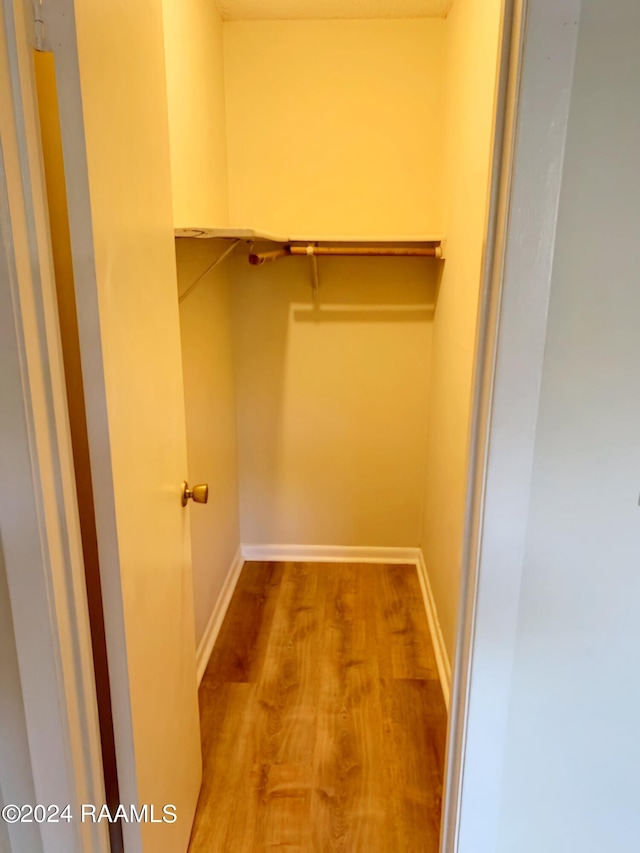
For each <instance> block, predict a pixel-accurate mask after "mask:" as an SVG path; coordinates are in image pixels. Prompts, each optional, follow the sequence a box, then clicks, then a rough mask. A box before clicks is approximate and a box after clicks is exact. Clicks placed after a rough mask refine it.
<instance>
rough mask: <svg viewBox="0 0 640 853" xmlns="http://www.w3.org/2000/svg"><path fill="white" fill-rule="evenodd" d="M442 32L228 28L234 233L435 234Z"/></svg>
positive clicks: (392, 27)
mask: <svg viewBox="0 0 640 853" xmlns="http://www.w3.org/2000/svg"><path fill="white" fill-rule="evenodd" d="M444 30H445V22H444V21H442V20H433V19H432V20H368V21H357V20H355V21H354V20H351V21H345V20H340V21H326V20H325V21H240V22H231V23H225V24H224V52H225V81H226V104H227V131H228V148H229V213H230V221H231V224H232V225H239V226H252V227H259V228H263V229H267V230H271V231H276V232H282V233H285V234H328V235H331V234H334V235H340V234H342V235H349V234H352V235H353V234H360V235H387V236H388V235H398V234H416V233H425V232H431V233H433V232H437V231H438V230H439V228H440V224H441V210H440V204H441V186H440V184H441V172H442V168H441V164H442V133H441V129H442V116H443V108H444V91H443V86H442V76H443V65H444V55H443V53H444Z"/></svg>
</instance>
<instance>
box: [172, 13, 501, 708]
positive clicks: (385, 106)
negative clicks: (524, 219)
mask: <svg viewBox="0 0 640 853" xmlns="http://www.w3.org/2000/svg"><path fill="white" fill-rule="evenodd" d="M501 14H502V3H501V2H499V0H490V2H488V0H455V2H450V0H449V1H447V0H420V2H418V0H398V2H394V3H393V4H390V3H388V2H385V0H372V2H369V3H366V4H363V3H350V2H338V0H334V2H329V3H323V2H320V0H315V2H313V0H310V2H304V3H292V2H287V0H272V2H269V3H266V2H250V1H249V0H221V2H219V3H218V4H217V6H216V4H215V3H214V2H213V0H165V2H164V17H165V42H166V74H167V90H168V114H169V138H170V149H171V152H170V153H171V167H172V183H173V199H174V222H175V234H176V241H175V242H176V256H177V269H178V282H179V306H180V307H179V310H180V323H181V333H182V356H183V369H184V380H185V394H186V417H187V433H188V454H189V477H190V482H205V481H206V482H208V484H209V495H210V497H209V503H208V505H207V506H206V507H203V508H201V510H199V511H197V512H193V513H192V518H191V527H192V553H193V573H194V585H195V613H196V632H197V641H198V643H200V644H202V643H203V642H205V641H206V633H207V630H208V626H209V625H210V622H211V618H212V613H214V611H215V610H216V607H217V603H218V602H219V600H220V597H221V596H222V595H224V592H225V581H226V579H227V577H228V573H229V567H230V566H231V565H232V564H233V562H234V558H235V556H236V555H237V554H238V549H239V548H240V547H242V554H243V556H244V557H246V558H254V559H269V558H270V557H287V556H290V557H291V559H304V557H305V555H308V556H309V559H314V558H318V557H325V558H327V557H328V558H331V557H332V556H335V557H338V558H344V557H345V556H349V555H352V556H357V557H360V558H362V559H363V561H365V562H366V560H367V559H369V558H374V559H380V558H382V559H384V558H385V557H387V558H391V559H393V558H399V557H402V556H403V555H404V556H406V554H407V553H409V551H408V549H413V551H414V552H415V553H416V554H418V553H419V554H420V555H421V556H419V558H418V559H419V560H420V562H421V565H422V566H423V573H424V578H423V583H426V585H427V586H428V590H427V595H428V597H429V598H430V601H431V607H432V617H433V624H434V625H435V633H436V648H437V651H438V654H439V658H440V659H439V664H440V668H441V672H440V675H441V679H442V680H443V687H444V690H445V697H446V696H447V694H448V680H449V678H450V661H451V660H452V657H453V651H454V637H455V623H456V611H457V601H458V592H459V589H458V587H459V568H460V554H461V543H462V532H463V522H464V506H465V490H466V463H467V453H468V450H467V447H468V436H469V417H470V402H471V386H472V374H473V362H474V346H475V336H476V319H477V312H478V304H479V293H480V281H481V264H482V249H483V240H484V234H485V228H486V218H487V208H488V192H489V172H490V160H491V148H492V130H493V114H494V100H495V88H496V69H497V61H498V45H499V37H500V27H501ZM418 549H419V552H418Z"/></svg>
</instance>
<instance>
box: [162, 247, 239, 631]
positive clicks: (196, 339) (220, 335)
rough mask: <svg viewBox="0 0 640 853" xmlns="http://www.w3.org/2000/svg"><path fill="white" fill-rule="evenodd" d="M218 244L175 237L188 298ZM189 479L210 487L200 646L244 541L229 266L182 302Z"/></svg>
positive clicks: (198, 602)
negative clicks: (239, 513)
mask: <svg viewBox="0 0 640 853" xmlns="http://www.w3.org/2000/svg"><path fill="white" fill-rule="evenodd" d="M224 249H225V246H220V245H219V244H218V243H217V241H216V242H214V241H210V240H193V239H187V240H185V239H179V240H176V255H177V263H178V290H179V292H180V293H181V294H184V292H185V291H186V289H187V288H188V287H189V286H190V285H191V284H193V282H194V281H195V280H196V278H197V277H198V276H199V275H201V273H202V272H204V270H206V269H207V267H208V266H209V265H210V264H211V263H213V261H214V260H215V258H216V255H219V254H220V253H221V252H222V251H224ZM180 331H181V337H182V367H183V373H184V393H185V408H186V419H187V455H188V463H189V482H190V483H191V484H195V483H208V484H209V502H208V503H207V504H206V505H204V506H203V505H198V504H192V505H191V509H190V513H191V550H192V555H193V584H194V595H195V618H196V641H197V643H200V641H201V640H202V637H203V635H204V633H205V630H206V627H207V623H208V621H209V618H210V617H211V614H212V612H213V609H214V607H215V606H216V603H217V601H218V598H219V595H220V591H221V589H222V585H223V583H224V581H225V578H226V576H227V574H228V572H229V569H230V567H231V565H232V564H233V560H234V557H235V555H236V552H237V550H238V545H239V543H240V532H239V531H240V528H239V520H238V474H237V451H236V402H235V381H234V370H233V351H232V339H231V290H230V282H229V277H228V268H227V267H226V262H223V263H222V264H220V265H219V266H217V267H216V268H215V269H212V270H211V271H210V272H208V273H207V274H206V275H205V276H203V278H202V279H201V280H200V281H199V282H198V284H196V285H195V287H194V288H193V289H192V290H191V291H190V292H189V294H188V295H187V296H186V297H185V298H184V299H183V300H182V301H181V303H180Z"/></svg>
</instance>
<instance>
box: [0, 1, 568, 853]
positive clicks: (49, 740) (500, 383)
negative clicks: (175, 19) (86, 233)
mask: <svg viewBox="0 0 640 853" xmlns="http://www.w3.org/2000/svg"><path fill="white" fill-rule="evenodd" d="M503 5H504V17H503V22H504V23H503V33H502V41H501V49H500V55H501V71H500V78H499V85H498V91H497V102H496V122H495V128H496V130H495V144H494V153H493V176H492V184H491V193H490V199H491V203H490V206H489V207H490V210H489V218H488V223H487V241H486V251H485V261H484V273H483V287H482V299H481V310H480V317H479V326H478V344H477V357H476V371H475V378H474V404H473V416H472V442H471V455H470V466H469V472H470V473H469V489H468V500H467V521H466V527H465V543H464V558H463V573H464V580H463V585H462V588H463V595H462V601H461V604H460V619H459V631H458V643H457V651H456V662H455V667H454V680H453V693H452V704H451V720H450V727H449V728H450V731H449V738H448V747H447V768H446V784H445V807H444V815H443V831H442V841H441V851H442V853H495V851H496V850H497V849H498V819H499V813H500V804H501V774H502V763H503V762H502V757H503V753H504V747H505V742H506V736H507V725H508V704H509V690H510V683H511V671H512V666H513V658H514V653H515V646H516V627H517V618H518V600H519V589H520V581H521V577H522V572H523V558H524V548H525V543H526V532H527V514H528V501H529V492H530V484H531V474H532V466H533V454H534V448H535V436H536V421H537V412H538V402H539V394H540V384H541V377H542V367H543V357H544V342H545V335H546V325H547V311H548V302H549V293H550V287H551V272H552V262H553V248H554V238H555V230H556V219H557V209H558V200H559V194H560V181H561V175H562V161H563V155H564V146H565V137H566V128H567V123H568V117H569V100H570V94H571V84H572V74H573V64H574V60H575V52H576V43H577V22H578V19H579V11H580V0H536V2H535V3H533V2H531V3H528V2H527V0H504V4H503ZM45 6H46V3H45ZM36 7H37V8H42V7H38V5H37V4H34V8H36ZM31 8H32V7H31V4H28V3H26V2H23V0H4V2H3V6H2V19H1V20H0V40H4V41H5V44H6V47H7V50H6V51H5V52H4V53H5V56H6V57H7V59H6V60H3V61H5V67H2V68H0V105H1V106H0V144H1V158H2V159H1V162H0V168H1V169H2V171H1V172H0V234H1V237H2V243H1V244H0V299H1V300H2V305H3V306H5V308H4V309H3V310H2V311H0V317H1V326H0V332H2V346H3V358H4V360H5V361H6V364H7V367H6V368H5V369H3V375H2V386H1V390H2V406H3V413H4V412H6V413H7V417H6V422H7V428H6V434H5V441H6V443H7V446H10V447H11V449H12V454H11V459H8V458H6V457H7V454H5V455H4V456H3V457H2V463H1V464H2V468H1V469H0V473H1V474H2V481H1V483H0V498H1V500H0V519H1V522H2V537H3V547H4V552H5V560H6V567H7V578H8V583H9V590H10V598H11V606H12V613H13V620H14V631H15V635H16V645H17V648H18V657H19V661H18V663H19V669H20V677H21V683H22V691H23V698H24V706H25V716H26V725H27V732H28V739H29V747H30V754H31V763H32V767H31V771H32V773H33V778H34V783H35V790H36V795H37V798H38V800H39V801H40V802H45V803H46V802H60V801H61V798H62V799H64V800H65V801H67V800H68V801H69V802H70V803H72V804H75V805H76V807H77V805H78V804H79V803H82V802H86V803H102V802H104V790H103V783H102V761H101V756H100V742H99V730H98V718H97V706H96V700H95V687H94V681H93V665H92V661H91V653H90V648H91V646H90V635H89V625H88V615H87V606H86V593H85V590H84V572H83V564H82V547H81V540H80V531H79V524H78V514H77V504H76V495H75V484H74V478H73V461H72V456H71V447H70V438H69V424H68V413H67V409H66V392H65V387H64V376H63V369H62V359H61V347H60V339H59V329H58V320H57V308H56V300H55V282H54V278H53V266H52V261H51V247H50V238H49V233H48V223H47V206H46V195H45V189H44V180H43V169H42V158H41V152H40V142H39V136H38V124H37V105H36V98H35V85H34V79H33V69H32V64H31V57H30V55H29V50H28V47H27V45H28V41H27V39H29V41H30V43H31V44H33V45H34V46H35V45H36V44H37V41H38V38H39V35H40V33H39V26H40V25H39V24H38V23H36V22H34V21H33V19H32V18H31V16H30V11H31ZM48 14H49V15H52V14H55V10H53V9H49V10H48ZM0 46H4V45H1V44H0ZM2 55H3V51H2V50H0V57H2ZM3 429H4V427H3ZM17 496H19V497H17ZM507 528H508V529H507ZM497 601H498V602H500V607H499V608H496V606H495V602H497ZM45 709H46V713H43V712H44V711H45ZM51 709H57V712H58V713H55V712H52V711H51ZM58 826H59V825H58ZM54 830H56V831H54ZM41 832H42V840H43V850H44V853H54V852H55V853H57V851H61V850H64V851H65V853H76V851H77V853H80V851H92V852H93V851H97V853H98V851H99V853H106V851H107V850H108V840H107V833H106V829H105V828H104V826H103V825H95V824H91V823H87V824H82V825H81V824H79V822H77V821H75V822H74V823H73V824H69V825H68V826H67V827H66V833H65V832H64V828H63V830H62V831H61V830H58V829H57V828H56V825H54V827H53V828H52V827H51V826H47V825H46V824H43V825H42V826H41ZM63 835H64V837H63Z"/></svg>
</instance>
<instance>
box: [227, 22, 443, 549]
mask: <svg viewBox="0 0 640 853" xmlns="http://www.w3.org/2000/svg"><path fill="white" fill-rule="evenodd" d="M444 27H445V22H444V21H442V20H348V21H346V20H323V21H317V20H316V21H313V20H311V21H242V22H227V23H225V24H224V26H223V40H224V60H225V62H224V65H225V91H226V115H227V146H228V164H229V216H230V222H231V223H232V224H234V225H253V226H257V227H260V228H264V229H268V230H272V231H279V232H284V233H288V234H306V235H309V236H311V237H313V236H316V237H317V236H321V235H338V236H339V235H342V236H345V235H381V236H382V235H384V236H393V235H401V234H420V233H425V232H427V233H433V232H437V231H438V230H439V227H440V221H441V206H442V199H441V187H440V182H441V172H442V114H443V109H444V93H443V75H444ZM319 268H320V308H318V309H315V310H314V308H313V304H312V302H311V296H310V270H309V264H308V262H307V261H306V260H305V259H286V260H282V261H278V262H276V263H274V264H270V265H265V266H264V267H262V268H251V267H249V266H248V265H247V263H246V257H242V256H240V255H237V256H236V257H235V259H234V261H233V265H232V272H231V275H232V277H233V281H234V287H233V296H234V342H235V348H236V376H237V401H238V446H239V454H238V458H239V474H240V507H241V534H242V541H243V542H245V543H250V544H268V545H275V544H279V545H282V544H305V545H353V546H358V545H359V546H404V547H406V546H417V545H419V536H420V519H421V511H422V500H423V491H424V465H425V443H426V437H425V430H426V417H427V402H428V389H427V384H428V375H429V361H430V350H431V327H432V310H431V309H430V308H429V307H427V306H430V305H432V303H433V301H434V294H435V286H436V279H437V276H438V274H439V268H440V264H438V262H435V261H429V260H423V259H419V260H418V259H364V258H363V259H349V260H346V259H336V258H324V259H320V261H319Z"/></svg>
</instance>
